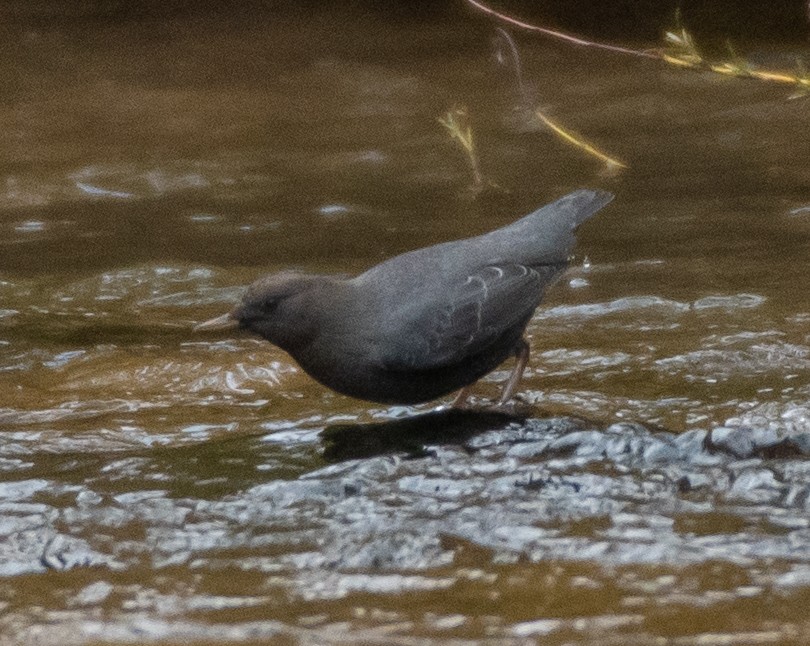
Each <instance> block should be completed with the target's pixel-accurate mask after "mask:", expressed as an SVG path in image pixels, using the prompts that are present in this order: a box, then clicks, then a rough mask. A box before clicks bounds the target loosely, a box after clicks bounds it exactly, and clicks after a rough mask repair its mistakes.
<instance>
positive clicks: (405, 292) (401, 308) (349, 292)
mask: <svg viewBox="0 0 810 646" xmlns="http://www.w3.org/2000/svg"><path fill="white" fill-rule="evenodd" d="M612 199H613V195H611V194H610V193H607V192H604V191H590V190H579V191H575V192H573V193H570V194H569V195H566V196H565V197H562V198H560V199H559V200H557V201H556V202H553V203H551V204H548V205H546V206H544V207H542V208H540V209H538V210H537V211H535V212H534V213H531V214H529V215H527V216H525V217H524V218H522V219H520V220H518V221H517V222H514V223H512V224H510V225H508V226H505V227H503V228H501V229H496V230H495V231H492V232H490V233H485V234H484V235H480V236H476V237H474V238H466V239H464V240H456V241H453V242H444V243H442V244H437V245H434V246H431V247H425V248H424V249H417V250H415V251H410V252H407V253H404V254H402V255H399V256H395V257H394V258H391V259H389V260H386V261H384V262H382V263H380V264H379V265H376V266H374V267H372V268H371V269H369V270H368V271H366V272H365V273H363V274H360V275H359V276H356V277H354V278H341V277H335V276H324V275H307V274H302V273H298V272H291V271H285V272H281V273H278V274H273V275H270V276H265V277H264V278H260V279H259V280H257V281H256V282H255V283H253V284H252V285H250V287H248V289H247V292H246V294H245V296H244V297H243V298H242V303H241V304H240V305H239V306H237V307H236V308H235V309H234V310H233V311H232V312H230V313H228V314H225V315H223V316H220V317H218V318H215V319H212V320H210V321H207V322H205V323H200V324H199V325H197V326H196V327H195V328H194V330H195V331H196V330H212V329H222V328H231V327H239V328H242V329H246V330H249V331H250V332H254V333H255V334H258V335H259V336H262V337H264V338H265V339H267V340H268V341H270V342H271V343H273V344H275V345H277V346H278V347H280V348H281V349H282V350H284V351H286V352H287V353H289V354H290V355H291V356H292V357H293V358H294V359H295V360H296V361H297V362H298V364H299V365H300V366H301V367H302V368H303V369H304V371H305V372H307V373H308V374H309V375H310V376H311V377H313V378H314V379H316V380H317V381H319V382H320V383H321V384H323V385H324V386H327V387H328V388H331V389H333V390H336V391H338V392H340V393H343V394H345V395H349V396H351V397H356V398H358V399H366V400H370V401H374V402H380V403H385V404H415V403H420V402H426V401H429V400H431V399H436V398H437V397H442V396H443V395H447V394H448V393H452V392H454V391H456V390H459V389H463V390H462V394H461V395H460V396H459V398H457V400H456V401H457V402H459V401H460V399H463V398H464V397H466V387H467V386H469V385H471V384H473V383H475V382H476V381H477V380H478V379H480V378H481V377H483V376H484V375H486V374H488V373H489V372H492V371H493V370H494V369H495V368H497V367H498V365H500V364H501V363H502V362H503V361H505V360H506V359H508V358H509V357H510V356H514V357H516V358H517V363H516V365H515V368H514V369H513V371H512V373H511V375H510V376H509V379H508V380H507V382H506V384H505V385H504V387H503V391H502V393H501V397H500V400H499V403H500V404H503V403H505V402H506V401H508V400H509V399H510V398H511V397H512V395H513V393H514V392H515V389H516V388H517V385H518V381H519V380H520V377H521V375H522V374H523V370H524V368H525V367H526V363H527V361H528V358H529V345H528V343H526V341H525V340H524V339H523V333H524V331H525V329H526V325H527V324H528V323H529V319H531V317H532V314H533V313H534V310H535V308H536V307H537V306H538V305H539V303H540V301H541V300H542V298H543V293H544V291H545V289H546V287H548V286H549V285H550V284H551V283H552V282H553V281H554V280H555V279H556V278H558V277H559V276H560V275H561V274H562V273H563V271H564V270H565V268H566V267H567V266H568V255H569V254H570V253H571V250H572V249H573V247H574V242H575V239H574V230H575V229H576V228H577V226H578V225H579V224H580V223H582V222H584V221H585V220H587V219H588V218H589V217H591V216H592V215H593V214H594V213H596V212H597V211H598V210H599V209H601V208H602V207H603V206H605V205H606V204H607V203H608V202H610V201H611V200H612Z"/></svg>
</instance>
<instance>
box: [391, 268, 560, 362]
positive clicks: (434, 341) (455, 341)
mask: <svg viewBox="0 0 810 646" xmlns="http://www.w3.org/2000/svg"><path fill="white" fill-rule="evenodd" d="M564 267H565V265H564V264H551V265H540V266H533V267H529V266H526V265H519V264H497V265H488V266H486V267H483V268H481V269H480V270H478V271H476V272H475V273H473V274H471V275H468V276H464V277H459V278H458V279H456V280H455V281H453V282H454V283H455V284H454V285H451V287H450V289H449V290H448V291H447V292H445V291H444V290H443V291H442V294H443V300H442V301H441V302H437V301H435V300H434V301H430V300H428V302H424V301H423V304H422V305H421V306H420V307H419V309H418V310H417V311H407V309H406V311H405V312H397V313H396V315H397V318H399V320H400V321H402V320H404V321H405V323H404V324H401V325H399V326H397V327H398V329H399V334H398V335H397V338H396V339H395V340H393V341H394V343H391V341H392V340H391V339H389V343H387V344H386V345H387V346H388V351H387V353H386V354H385V356H382V357H381V360H382V363H383V365H384V366H385V367H386V368H387V369H389V370H430V369H434V368H441V367H443V366H450V365H453V364H454V363H457V362H459V361H461V360H463V359H464V358H466V357H468V356H470V355H473V354H476V353H478V352H480V351H482V350H484V349H485V348H486V347H487V346H489V345H490V344H491V343H493V342H495V341H496V340H497V339H498V338H499V337H500V336H502V335H503V334H504V332H506V331H507V330H509V329H510V328H513V327H514V326H516V325H521V324H525V322H526V321H527V320H528V318H529V317H531V315H532V312H533V311H534V309H535V308H536V307H537V305H538V303H539V302H540V300H541V298H542V297H543V291H544V289H545V288H546V287H547V286H548V284H549V283H550V282H551V281H552V280H553V279H554V277H555V276H556V275H557V274H559V273H561V271H562V270H563V269H564ZM403 306H404V307H405V308H407V307H408V305H407V303H405V304H403ZM403 314H404V316H403Z"/></svg>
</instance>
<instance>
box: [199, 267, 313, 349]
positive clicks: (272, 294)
mask: <svg viewBox="0 0 810 646" xmlns="http://www.w3.org/2000/svg"><path fill="white" fill-rule="evenodd" d="M324 280H325V277H323V276H313V275H308V274H303V273H301V272H295V271H284V272H280V273H278V274H271V275H269V276H264V277H262V278H260V279H259V280H257V281H256V282H254V283H253V284H252V285H250V286H249V287H248V288H247V291H246V292H245V295H244V296H243V297H242V302H241V303H240V304H239V305H237V306H236V307H235V308H234V309H233V310H232V311H230V312H228V313H227V314H223V315H222V316H218V317H216V318H213V319H211V320H209V321H205V322H204V323H200V324H198V325H196V326H194V331H195V332H202V331H208V330H226V329H235V328H239V329H243V330H248V331H250V332H254V333H255V334H258V335H260V336H263V337H264V338H266V339H268V340H269V341H271V342H273V343H276V344H278V345H283V343H282V342H283V341H284V339H285V338H287V337H288V336H290V335H292V336H296V335H297V334H298V333H300V332H302V331H303V328H305V327H308V325H307V321H306V318H307V317H306V316H305V315H304V316H302V315H303V314H305V312H304V310H306V309H307V307H306V306H307V305H309V303H308V302H305V303H304V304H303V306H302V299H300V298H297V297H299V296H301V295H303V294H304V293H305V292H309V291H310V290H312V289H314V288H315V287H316V286H318V285H320V284H322V283H323V281H324ZM316 300H317V299H316ZM314 304H315V303H313V305H314Z"/></svg>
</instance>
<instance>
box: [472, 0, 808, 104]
mask: <svg viewBox="0 0 810 646" xmlns="http://www.w3.org/2000/svg"><path fill="white" fill-rule="evenodd" d="M466 2H467V3H468V4H470V5H471V6H473V7H475V8H476V9H478V10H479V11H482V12H484V13H486V14H489V15H490V16H494V17H495V18H497V19H498V20H501V21H503V22H505V23H508V24H510V25H513V26H515V27H519V28H520V29H526V30H528V31H534V32H537V33H540V34H544V35H546V36H549V37H551V38H556V39H558V40H562V41H565V42H568V43H572V44H574V45H580V46H582V47H594V48H597V49H603V50H606V51H610V52H616V53H619V54H627V55H629V56H640V57H643V58H653V59H657V60H660V61H664V62H666V63H669V64H670V65H675V66H676V67H683V68H688V69H696V70H706V71H710V72H714V73H716V74H723V75H726V76H734V77H736V78H748V79H757V80H759V81H771V82H775V83H788V84H791V85H795V86H796V92H795V93H794V94H793V95H792V96H791V97H789V98H797V97H800V96H807V95H810V76H808V75H807V74H806V73H805V72H804V71H803V70H801V69H799V71H798V72H797V73H795V74H790V73H786V72H776V71H772V70H757V69H754V68H752V67H749V66H748V65H740V62H739V60H732V61H727V62H723V63H710V62H708V61H706V60H705V59H703V57H702V56H700V54H699V53H698V52H697V49H696V48H695V47H694V41H693V40H692V38H691V36H690V35H689V33H688V32H687V31H686V30H685V29H683V28H682V27H680V26H679V28H678V30H677V31H668V32H667V33H666V35H665V38H666V41H667V42H668V43H669V45H670V47H671V49H670V51H667V50H660V49H653V50H650V49H631V48H629V47H619V46H618V45H609V44H607V43H600V42H597V41H593V40H585V39H584V38H579V37H578V36H572V35H571V34H566V33H565V32H562V31H555V30H553V29H548V28H546V27H539V26H538V25H532V24H530V23H528V22H523V21H522V20H518V19H517V18H513V17H512V16H508V15H506V14H504V13H500V12H498V11H495V10H494V9H492V8H491V7H488V6H486V5H485V4H483V3H481V2H479V1H478V0H466ZM807 7H808V12H809V13H810V0H808V3H807ZM676 21H677V22H679V19H677V17H676ZM673 45H674V47H672V46H673Z"/></svg>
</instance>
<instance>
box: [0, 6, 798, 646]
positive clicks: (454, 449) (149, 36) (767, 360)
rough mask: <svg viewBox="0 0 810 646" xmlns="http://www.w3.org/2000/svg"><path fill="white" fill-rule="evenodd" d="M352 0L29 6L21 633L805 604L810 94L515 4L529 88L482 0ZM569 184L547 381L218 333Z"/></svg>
mask: <svg viewBox="0 0 810 646" xmlns="http://www.w3.org/2000/svg"><path fill="white" fill-rule="evenodd" d="M349 18H350V19H347V18H346V16H342V17H339V16H336V15H335V14H334V13H330V12H329V11H328V10H319V11H313V12H311V13H309V14H307V15H304V14H293V13H291V14H289V15H287V14H285V15H281V16H278V17H274V18H273V19H272V20H266V21H261V22H254V21H251V20H249V19H245V18H244V17H242V18H239V19H237V18H227V17H223V16H218V17H217V18H216V19H215V20H206V19H202V18H200V19H195V20H188V19H181V18H176V19H172V18H165V19H161V20H160V21H150V20H142V21H135V22H125V23H115V22H111V23H109V24H107V23H102V24H94V25H93V28H92V29H89V28H86V27H84V26H83V25H82V24H73V25H69V26H67V27H64V26H62V27H59V28H56V27H53V28H49V27H48V25H47V24H38V26H33V27H26V28H24V29H19V30H16V31H15V30H14V29H11V28H10V27H8V25H7V26H6V27H4V29H5V32H4V33H6V38H5V39H4V40H5V44H4V48H5V49H4V52H5V55H4V57H3V60H2V62H0V77H2V78H4V79H6V85H7V87H6V88H5V91H4V98H3V101H2V102H1V103H0V123H2V124H3V127H2V128H0V142H2V145H0V165H2V174H1V175H0V535H1V536H2V546H0V641H1V642H2V643H9V644H12V643H39V644H48V643H59V644H66V643H71V644H72V643H76V644H89V643H107V642H110V643H144V642H156V643H177V642H182V643H200V644H202V643H213V642H231V641H233V642H239V643H254V642H256V643H258V642H267V641H272V642H274V643H304V644H333V643H334V644H339V643H365V644H430V643H448V644H451V643H452V644H467V643H470V644H472V643H493V644H495V643H497V644H510V643H516V644H517V643H520V644H522V643H535V641H537V640H543V643H549V644H563V643H565V644H636V643H637V644H650V643H673V644H708V643H711V644H716V643H723V644H753V643H757V644H761V643H768V644H770V643H807V642H808V641H810V622H809V621H808V619H807V604H808V601H810V502H809V501H810V467H808V463H807V460H806V458H807V456H808V455H810V441H808V440H810V435H808V433H810V407H809V406H808V399H809V398H810V296H808V290H807V285H808V284H810V264H808V263H807V257H808V251H809V250H810V190H809V189H810V171H808V168H807V153H808V143H807V103H806V99H805V100H802V99H798V100H788V98H787V97H788V96H789V95H790V94H791V93H792V92H793V88H791V87H790V86H783V85H779V84H768V83H761V82H755V81H745V80H737V79H730V78H724V77H720V76H717V75H711V74H707V73H699V72H691V71H684V70H680V69H675V68H672V67H668V66H666V65H664V64H662V63H660V62H657V61H654V60H648V59H635V58H627V57H622V56H619V55H616V54H611V53H608V52H600V51H593V50H583V49H577V48H575V47H572V46H568V45H565V44H555V43H550V42H549V41H544V40H540V39H537V38H533V37H529V36H526V35H525V34H517V33H515V34H513V37H514V39H515V44H516V46H517V48H518V49H519V52H520V58H521V73H522V79H523V83H524V87H522V88H521V87H520V86H519V85H518V82H517V76H516V73H515V66H514V63H509V60H511V59H509V58H508V57H507V58H506V59H504V56H503V53H504V51H505V50H504V47H503V42H502V41H501V44H500V47H499V48H498V47H496V43H495V42H494V39H496V38H497V32H496V31H495V28H494V25H492V24H491V23H489V22H487V21H486V20H485V19H484V18H483V17H482V16H480V15H476V14H473V13H472V12H469V11H466V10H464V9H463V7H462V8H460V9H459V11H458V14H457V15H453V19H452V20H447V19H444V20H438V21H434V20H429V19H423V20H415V19H412V20H408V21H404V22H400V21H395V20H388V19H386V17H385V16H384V15H382V14H380V13H377V14H372V15H365V14H363V13H362V12H360V11H357V13H356V14H352V15H350V17H349ZM766 45H767V44H766ZM496 50H498V51H500V52H501V54H502V56H501V58H500V60H499V58H498V56H496ZM763 52H764V53H763ZM763 52H760V54H761V55H762V56H764V57H765V58H766V59H767V60H779V59H780V57H781V56H782V54H784V52H781V51H777V50H775V49H774V48H773V47H767V46H763ZM784 60H788V61H790V60H793V58H792V53H787V55H786V56H785V57H784ZM527 101H528V103H527ZM461 105H463V106H465V107H466V109H467V112H468V114H469V116H470V121H471V124H472V127H473V131H474V135H475V137H476V145H477V150H478V155H479V158H480V164H481V169H482V172H483V174H484V177H485V178H486V180H487V181H488V182H491V183H492V184H494V185H496V186H489V187H488V188H487V189H485V190H484V191H481V192H475V191H471V190H470V184H471V181H472V176H471V173H470V170H469V167H468V165H467V161H466V159H465V157H464V155H463V153H462V152H461V151H460V149H459V148H458V147H457V146H456V145H455V144H454V142H452V141H451V140H450V138H449V137H448V134H447V132H446V131H445V130H443V128H442V127H441V126H440V125H439V123H438V122H437V118H438V117H440V116H441V115H443V114H444V113H446V112H447V111H448V110H449V109H451V108H453V107H454V106H461ZM527 105H531V106H536V107H540V108H541V109H542V110H543V111H544V113H545V114H546V115H548V116H549V117H551V118H552V119H554V120H555V121H556V122H559V123H562V124H564V125H565V126H566V127H567V128H570V129H571V130H573V131H576V132H577V133H580V134H581V135H582V136H584V137H585V138H587V139H588V140H589V141H591V142H593V143H595V144H597V145H598V146H599V147H600V148H601V149H603V150H604V151H606V152H608V153H609V154H611V155H612V156H614V157H616V158H618V159H620V160H622V161H623V162H624V163H625V164H626V165H627V166H628V168H626V169H624V170H622V171H620V172H615V171H614V172H609V171H608V170H606V169H605V167H604V165H603V164H602V163H601V162H600V161H598V160H596V159H594V158H592V157H589V156H587V155H586V154H584V153H583V152H582V151H581V150H579V149H576V148H574V147H572V146H570V145H568V144H567V143H565V142H563V141H562V140H561V139H559V138H558V137H556V136H555V135H554V134H553V133H551V132H550V131H549V130H548V129H544V128H543V127H542V126H540V125H538V123H537V122H535V121H533V120H531V119H530V118H529V117H528V116H527V113H526V111H525V107H526V106H527ZM580 187H594V188H603V189H607V190H610V191H612V192H614V193H615V194H616V199H615V201H614V202H613V203H612V204H611V205H610V206H609V207H608V208H607V209H605V210H604V211H603V212H602V213H600V214H599V215H598V216H597V217H595V218H594V219H593V220H591V221H590V222H589V223H587V225H585V226H584V227H583V229H582V230H581V232H580V235H579V244H578V247H577V255H576V257H575V258H574V261H573V265H572V270H571V272H570V273H569V274H568V275H567V276H566V278H565V279H563V280H562V281H561V282H560V283H559V284H558V285H557V286H556V287H555V288H554V289H553V290H552V291H551V292H550V293H549V295H548V297H547V299H546V302H545V303H544V304H543V306H541V308H540V309H539V310H538V312H537V315H536V316H535V318H534V320H533V321H532V323H531V324H530V327H529V339H530V342H531V344H532V347H533V353H532V359H531V362H530V366H529V369H528V370H527V373H526V377H525V379H524V382H523V384H522V386H521V394H520V398H521V403H520V405H519V408H520V410H519V411H518V412H519V413H520V417H519V418H515V419H513V420H510V419H502V418H500V417H498V416H494V417H493V416H484V417H481V418H478V417H475V416H471V417H469V418H467V417H464V416H462V418H460V419H457V418H456V417H454V416H453V415H450V416H447V417H444V416H442V415H438V417H431V416H428V417H427V418H425V419H427V420H428V421H427V422H426V426H427V427H429V428H427V429H425V428H422V427H419V428H414V427H412V426H409V424H410V422H409V421H408V418H410V417H411V416H414V415H417V414H421V413H425V412H428V411H430V410H431V409H432V408H434V407H435V405H432V406H422V407H417V408H413V409H412V408H403V407H389V408H386V407H381V406H379V405H373V404H367V403H364V402H359V401H355V400H351V399H347V398H344V397H342V396H338V395H336V394H334V393H331V392H327V391H326V390H325V389H323V388H322V387H320V386H319V385H317V384H316V383H314V382H313V381H312V380H311V379H309V378H308V377H307V376H306V375H304V374H303V373H302V372H301V371H300V370H299V369H298V368H297V367H296V366H295V365H294V364H293V363H292V362H291V360H290V359H289V357H287V356H286V355H284V354H283V353H282V352H280V351H279V350H277V349H275V348H273V347H272V346H270V345H269V344H266V343H264V342H261V341H258V340H256V339H252V338H245V337H239V336H229V335H226V336H216V335H194V334H192V333H191V327H192V326H193V325H194V324H195V323H197V322H200V321H202V320H205V319H207V318H210V317H212V316H215V315H218V314H220V313H223V312H225V311H227V310H228V309H229V308H230V307H231V306H232V305H233V304H234V303H235V302H236V301H237V300H238V299H239V297H240V294H241V293H242V289H243V287H244V285H245V284H247V283H249V282H250V281H251V280H253V279H254V278H256V277H258V276H260V275H262V274H263V273H266V272H269V271H274V270H278V269H282V268H291V267H292V268H298V269H302V270H306V271H313V272H338V273H355V272H359V271H362V270H363V269H364V268H366V267H368V266H370V265H372V264H374V263H376V262H379V261H380V260H382V259H384V258H387V257H389V256H391V255H394V254H396V253H399V252H402V251H406V250H409V249H412V248H416V247H420V246H424V245H427V244H431V243H434V242H439V241H444V240H449V239H453V238H457V237H464V236H467V235H471V234H474V233H480V232H483V231H486V230H489V229H491V228H495V227H498V226H502V225H504V224H506V223H508V222H510V221H512V220H513V219H516V218H517V217H519V216H520V215H523V214H525V213H527V212H529V211H530V210H533V209H534V208H536V207H537V206H538V205H540V204H543V203H546V202H548V201H550V200H552V199H554V198H555V197H557V196H560V195H562V194H564V193H566V192H568V191H570V190H574V189H576V188H580ZM505 374H506V372H505V371H501V372H498V373H496V374H495V375H494V376H493V377H492V378H491V379H488V380H486V382H485V383H483V384H481V385H480V387H479V388H478V389H477V391H476V393H477V395H478V397H479V401H480V402H484V401H485V400H486V399H487V398H491V397H493V396H495V395H496V394H497V392H498V390H497V389H498V384H497V383H496V382H497V380H498V379H500V378H503V377H504V376H505ZM526 416H528V419H527V420H525V421H521V420H523V418H524V417H526ZM368 424H375V425H376V426H374V427H372V428H371V429H370V430H369V427H368V426H366V425H368ZM417 426H418V424H417ZM324 429H327V430H326V433H325V435H326V437H324V436H322V435H321V433H322V432H323V431H324ZM740 429H742V431H740ZM729 433H731V436H733V437H731V439H730V440H728V438H729V437H730V436H729ZM734 433H736V435H734ZM743 436H744V437H743ZM385 438H387V439H385ZM403 438H404V439H405V441H404V443H403V442H401V441H400V440H402V439H403ZM409 438H412V439H409ZM724 438H725V439H724ZM750 438H754V439H753V440H751V439H750ZM388 440H391V444H386V442H387V441H388ZM726 440H728V441H726ZM724 442H725V443H724ZM746 442H747V444H746ZM752 442H753V444H752ZM741 447H742V448H741ZM774 447H776V448H774ZM786 447H787V448H786Z"/></svg>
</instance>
